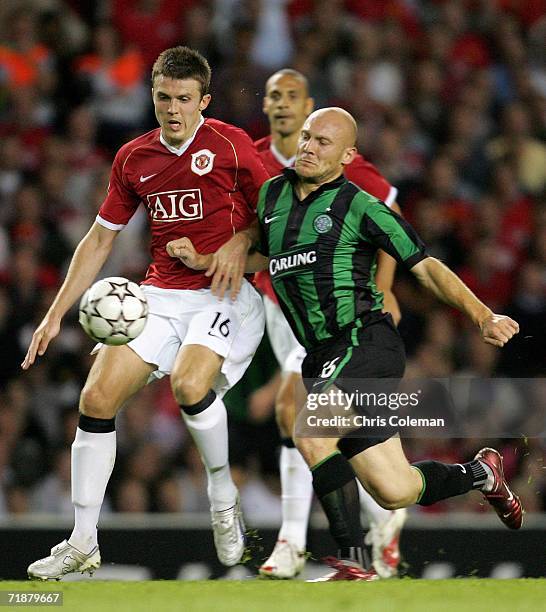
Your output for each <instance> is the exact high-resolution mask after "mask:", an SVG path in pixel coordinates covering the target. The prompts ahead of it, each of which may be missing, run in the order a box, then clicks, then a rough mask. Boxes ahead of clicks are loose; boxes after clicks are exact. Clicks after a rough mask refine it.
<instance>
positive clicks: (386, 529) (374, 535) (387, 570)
mask: <svg viewBox="0 0 546 612" xmlns="http://www.w3.org/2000/svg"><path fill="white" fill-rule="evenodd" d="M407 514H408V512H407V510H406V509H405V508H400V509H399V510H393V511H392V512H391V515H390V517H389V518H388V519H387V520H386V521H385V522H383V523H372V524H371V526H370V530H369V531H368V533H367V534H366V538H365V539H364V542H365V543H366V544H368V545H371V547H372V560H373V566H374V568H375V571H376V572H377V573H378V574H379V576H380V577H381V578H392V577H393V576H397V575H398V565H399V564H400V547H399V541H400V532H401V531H402V527H403V526H404V523H405V522H406V518H407Z"/></svg>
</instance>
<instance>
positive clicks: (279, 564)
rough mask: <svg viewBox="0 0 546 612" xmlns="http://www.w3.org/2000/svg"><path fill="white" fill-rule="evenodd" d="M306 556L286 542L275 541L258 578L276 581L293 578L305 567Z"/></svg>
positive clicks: (302, 551)
mask: <svg viewBox="0 0 546 612" xmlns="http://www.w3.org/2000/svg"><path fill="white" fill-rule="evenodd" d="M305 559H306V554H305V551H304V550H298V548H297V546H295V545H294V544H291V543H290V542H288V540H277V543H276V544H275V548H274V549H273V552H272V553H271V555H270V556H269V559H267V561H264V562H263V563H262V565H261V566H260V569H259V572H260V576H262V577H263V578H273V579H277V580H289V579H290V578H295V577H296V576H297V575H298V574H299V573H301V571H302V570H303V568H304V567H305Z"/></svg>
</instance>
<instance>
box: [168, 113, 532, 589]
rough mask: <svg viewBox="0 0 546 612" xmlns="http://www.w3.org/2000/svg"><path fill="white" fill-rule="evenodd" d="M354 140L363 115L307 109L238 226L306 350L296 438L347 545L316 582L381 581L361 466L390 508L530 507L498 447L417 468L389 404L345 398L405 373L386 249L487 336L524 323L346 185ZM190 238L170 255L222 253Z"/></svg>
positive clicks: (503, 336)
mask: <svg viewBox="0 0 546 612" xmlns="http://www.w3.org/2000/svg"><path fill="white" fill-rule="evenodd" d="M355 136H356V125H355V122H354V119H353V118H352V117H351V115H350V114H349V113H347V112H346V111H344V110H343V109H340V108H328V109H322V110H319V111H315V112H314V113H312V114H311V115H310V116H309V117H308V118H307V120H306V121H305V123H304V125H303V128H302V131H301V136H300V139H299V141H298V150H297V154H296V160H295V164H294V169H287V170H285V171H284V172H283V174H282V175H281V176H278V177H275V178H273V179H270V180H269V181H267V182H266V183H264V185H263V187H262V189H261V190H260V196H259V200H258V209H257V212H258V219H259V222H260V228H261V235H260V237H259V239H258V240H256V237H255V236H254V235H250V234H251V230H245V232H240V233H243V234H245V236H246V238H245V239H250V240H249V241H250V242H253V241H255V242H254V244H255V246H256V248H257V249H258V252H259V253H258V254H254V255H251V256H249V258H248V260H247V267H246V270H247V271H249V272H252V271H256V270H258V269H263V268H264V267H265V266H266V265H269V271H270V273H271V278H272V282H273V287H274V289H275V293H276V295H277V297H278V298H279V302H280V305H281V308H282V309H283V312H284V314H285V316H286V318H287V321H288V322H289V324H290V327H291V328H292V331H293V332H294V333H295V335H296V337H297V338H298V340H299V342H300V343H301V344H302V345H303V346H304V348H305V349H306V351H307V356H306V357H305V359H304V361H303V364H302V373H303V380H304V382H305V386H306V390H307V392H308V396H307V398H306V400H305V403H304V404H303V405H302V410H301V411H300V412H299V414H298V417H297V423H296V428H295V442H296V445H297V447H298V449H299V450H300V452H301V453H302V455H303V457H304V459H305V461H306V463H307V465H308V466H309V468H310V470H311V472H312V478H313V488H314V490H315V493H316V495H317V497H318V499H319V501H320V503H321V505H322V507H323V509H324V512H325V514H326V516H327V517H328V521H329V526H330V533H331V535H332V537H333V538H334V540H335V541H336V543H337V545H338V554H337V558H333V557H332V558H330V559H328V563H329V564H330V565H331V566H332V567H333V568H334V571H333V572H331V573H329V574H327V575H326V576H324V577H323V578H321V579H319V580H321V581H330V580H375V579H377V578H378V576H377V573H376V572H375V571H374V569H373V568H371V567H370V566H369V562H368V561H367V559H366V554H365V550H364V548H363V536H364V534H363V530H362V527H361V525H360V517H359V515H360V507H359V500H358V488H357V484H356V481H355V477H354V476H355V473H356V475H357V477H358V479H359V480H360V482H361V483H362V485H363V486H364V487H365V488H366V490H367V491H369V492H370V493H371V494H372V495H373V497H374V499H375V500H376V501H377V502H378V503H379V504H380V505H381V506H382V507H384V508H386V509H396V508H403V507H407V506H410V505H412V504H420V505H423V506H428V505H430V504H433V503H435V502H437V501H440V500H442V499H446V498H449V497H453V496H455V495H460V494H463V493H466V492H468V491H470V490H472V489H477V490H480V491H482V493H483V495H484V497H485V499H486V500H487V501H488V502H489V503H490V504H491V505H492V506H493V508H494V509H495V511H496V512H497V514H498V516H499V518H500V519H501V521H502V522H503V523H504V524H505V525H506V526H507V527H509V528H511V529H519V528H520V527H521V523H522V513H523V509H522V505H521V502H520V500H519V498H518V496H517V495H515V493H513V491H512V490H511V489H510V488H509V485H508V483H507V481H506V479H505V478H504V473H503V467H502V457H501V455H500V454H499V453H498V452H497V451H496V450H494V449H491V448H483V449H481V450H480V451H479V452H478V453H477V454H476V456H475V458H474V459H473V460H472V461H469V462H467V463H457V464H445V463H440V462H438V461H420V462H417V463H414V464H413V465H410V463H409V462H408V460H407V458H406V456H405V454H404V451H403V449H402V446H401V443H400V438H399V436H398V428H397V426H396V423H395V422H392V421H391V419H389V410H388V409H384V410H385V411H384V412H382V410H381V407H380V406H371V407H370V406H369V405H368V406H359V405H358V403H356V402H354V401H348V400H347V397H348V396H351V397H353V398H354V397H359V396H360V394H361V393H367V392H370V390H374V391H379V392H381V393H386V394H387V395H389V396H390V393H394V392H396V390H397V385H398V381H399V379H400V378H402V376H403V374H404V369H405V352H404V346H403V342H402V339H401V337H400V335H399V333H398V331H397V329H396V326H395V325H394V323H393V321H392V317H391V315H390V314H389V313H384V312H382V299H381V297H382V296H381V293H380V292H379V291H378V290H377V287H376V285H375V280H374V274H375V261H376V258H377V252H378V250H379V249H380V248H382V249H384V250H386V251H387V252H388V253H389V254H390V255H391V256H393V257H394V258H395V259H396V260H397V261H398V262H399V263H400V264H402V265H404V266H405V267H406V268H407V269H408V270H410V271H411V272H412V273H413V274H415V276H416V277H417V279H418V280H419V282H420V283H421V284H422V285H423V286H425V287H426V288H427V289H429V290H430V291H432V292H433V293H434V294H435V295H436V297H438V298H439V299H441V300H443V301H444V302H446V303H448V304H450V305H451V306H453V307H455V308H457V309H459V310H460V311H461V312H463V313H464V314H465V315H466V316H468V317H469V318H470V319H471V321H472V322H473V323H474V324H475V325H476V326H478V328H479V330H480V333H481V336H482V338H483V340H484V341H485V342H487V343H489V344H493V345H494V346H499V347H502V346H504V344H506V342H508V341H509V340H510V338H512V336H513V335H514V334H516V333H518V331H519V326H518V324H517V323H516V322H515V321H513V320H512V319H510V318H509V317H506V316H502V315H497V314H494V313H493V312H492V311H491V310H490V309H489V308H488V307H487V306H486V305H485V304H483V303H482V302H481V301H480V300H478V298H477V297H476V296H475V295H474V294H473V293H472V292H471V291H470V290H469V289H468V287H466V285H464V283H463V282H462V281H461V280H460V279H459V278H458V277H457V276H456V275H455V274H454V273H453V272H452V271H451V270H449V268H447V267H446V266H444V265H443V264H442V263H441V262H440V261H438V260H437V259H435V258H434V257H429V256H428V255H427V253H426V249H425V245H424V244H423V242H422V241H421V239H420V238H419V236H418V235H417V234H416V232H415V230H414V229H413V228H412V227H411V226H410V225H409V224H408V223H407V222H406V221H404V219H403V218H402V217H400V216H399V215H397V214H396V213H394V212H392V211H391V210H390V209H389V208H388V207H387V206H385V204H383V203H382V202H381V201H379V200H378V199H377V198H374V197H372V196H371V195H369V194H367V193H366V192H364V191H362V190H360V189H359V188H358V187H357V186H356V185H354V184H353V183H351V182H349V181H347V179H346V178H345V177H344V175H343V170H344V168H345V166H347V165H348V164H350V163H351V161H352V160H353V159H354V156H355V154H356V149H355ZM188 242H189V241H188V240H187V239H182V240H181V241H173V243H169V245H168V252H169V254H170V255H171V256H174V257H180V258H181V259H182V260H183V261H184V262H185V263H186V264H187V265H189V266H190V267H196V268H198V269H199V268H209V266H211V264H212V260H213V257H214V256H213V255H200V254H196V253H195V250H194V249H193V247H192V245H191V243H189V244H188ZM209 269H210V268H209ZM373 381H375V383H376V384H374V385H372V386H370V385H371V383H372V382H373ZM377 382H381V385H380V386H377ZM361 385H362V386H364V387H365V388H362V386H361ZM318 394H320V398H319V396H318ZM340 396H341V398H342V399H343V400H345V401H343V402H342V403H340ZM319 399H320V400H321V402H320V403H319V402H318V400H319ZM318 406H321V409H320V410H317V407H318ZM390 414H392V413H390ZM341 416H347V417H349V419H350V424H349V425H348V426H347V427H346V428H345V429H343V427H344V425H343V424H342V423H338V425H337V427H336V426H333V425H332V424H331V423H330V422H329V420H328V418H327V417H330V418H331V417H341ZM319 417H322V418H323V419H324V420H323V422H322V423H320V422H319ZM300 418H301V421H300ZM319 436H323V437H319Z"/></svg>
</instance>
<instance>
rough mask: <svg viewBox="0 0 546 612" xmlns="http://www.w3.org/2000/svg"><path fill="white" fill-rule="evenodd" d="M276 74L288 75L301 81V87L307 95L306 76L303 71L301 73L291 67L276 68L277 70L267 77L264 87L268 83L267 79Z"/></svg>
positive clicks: (307, 84)
mask: <svg viewBox="0 0 546 612" xmlns="http://www.w3.org/2000/svg"><path fill="white" fill-rule="evenodd" d="M278 76H290V77H292V78H293V79H296V80H297V81H301V82H302V83H303V87H304V88H305V93H306V94H307V95H309V81H308V79H307V77H306V76H305V75H304V74H303V73H301V72H300V71H299V70H294V69H293V68H281V69H280V70H277V72H274V73H273V74H272V75H271V76H270V77H269V78H268V79H267V82H266V84H265V86H266V89H267V84H268V83H269V81H270V80H271V79H272V78H273V77H278Z"/></svg>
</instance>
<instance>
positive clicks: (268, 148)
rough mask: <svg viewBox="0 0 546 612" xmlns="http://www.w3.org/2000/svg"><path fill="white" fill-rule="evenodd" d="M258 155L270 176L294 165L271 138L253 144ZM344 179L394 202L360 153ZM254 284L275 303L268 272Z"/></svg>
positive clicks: (391, 190)
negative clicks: (275, 145)
mask: <svg viewBox="0 0 546 612" xmlns="http://www.w3.org/2000/svg"><path fill="white" fill-rule="evenodd" d="M254 144H255V145H256V149H258V154H259V155H260V157H261V158H262V162H263V165H264V167H265V169H266V170H267V171H268V172H269V175H270V176H277V175H278V174H281V172H282V171H283V170H284V169H285V168H288V167H290V166H292V165H293V164H294V161H295V156H294V157H292V158H291V159H286V158H284V157H283V156H282V155H281V154H280V153H279V152H278V151H277V149H275V147H274V146H273V143H272V142H271V136H266V137H265V138H260V140H257V141H256V142H255V143H254ZM345 177H346V178H347V179H348V180H349V181H352V182H353V183H355V185H358V187H360V188H361V189H363V190H364V191H367V192H368V193H371V194H372V195H373V196H375V197H376V198H378V199H380V200H382V201H383V202H385V204H386V205H387V206H392V203H393V202H394V201H395V200H396V195H397V193H398V190H397V189H396V187H393V186H392V185H391V184H390V183H389V182H388V181H387V179H386V178H385V177H383V176H382V175H381V173H380V172H379V170H378V169H377V168H376V167H375V166H374V165H373V164H370V162H369V161H366V160H365V159H364V158H363V157H362V155H360V153H358V155H357V156H356V157H355V159H354V160H353V161H352V163H350V164H349V165H348V166H347V167H346V168H345ZM254 280H255V284H256V286H257V287H258V288H259V289H260V291H261V292H262V293H264V294H265V295H267V297H268V298H271V299H272V300H273V301H274V302H275V303H277V297H276V296H275V292H274V291H273V287H272V285H271V280H270V278H269V272H267V271H263V272H258V273H257V274H255V276H254Z"/></svg>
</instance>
